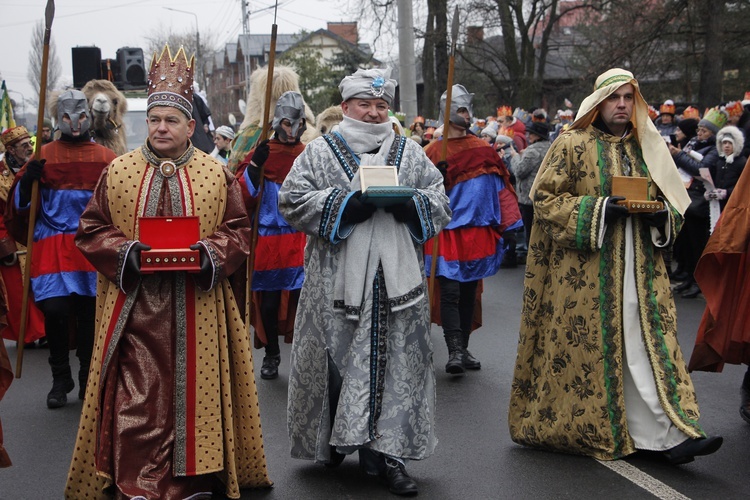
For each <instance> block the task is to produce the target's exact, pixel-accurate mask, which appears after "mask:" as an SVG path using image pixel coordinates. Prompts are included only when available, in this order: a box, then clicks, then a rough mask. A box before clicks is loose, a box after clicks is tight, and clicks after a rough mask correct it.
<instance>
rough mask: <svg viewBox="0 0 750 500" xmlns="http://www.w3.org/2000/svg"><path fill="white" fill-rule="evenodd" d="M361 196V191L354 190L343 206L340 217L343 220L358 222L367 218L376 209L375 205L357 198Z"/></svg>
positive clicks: (352, 222) (350, 222) (351, 222)
mask: <svg viewBox="0 0 750 500" xmlns="http://www.w3.org/2000/svg"><path fill="white" fill-rule="evenodd" d="M361 196H362V191H356V192H355V193H354V194H353V195H352V196H351V197H349V200H348V201H347V202H346V205H345V206H344V212H343V213H342V215H341V218H342V219H343V221H344V222H347V223H349V224H359V223H360V222H364V221H366V220H367V219H369V218H370V217H371V216H372V214H374V213H375V210H377V209H378V207H376V206H375V205H372V204H370V203H363V202H362V201H361V200H360V199H359V198H360V197H361Z"/></svg>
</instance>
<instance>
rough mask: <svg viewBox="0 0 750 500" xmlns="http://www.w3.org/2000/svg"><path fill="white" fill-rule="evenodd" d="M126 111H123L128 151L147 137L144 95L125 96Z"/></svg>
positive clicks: (140, 144) (141, 143) (139, 144)
mask: <svg viewBox="0 0 750 500" xmlns="http://www.w3.org/2000/svg"><path fill="white" fill-rule="evenodd" d="M127 101H128V111H127V113H125V117H124V119H123V121H124V122H125V123H124V125H125V132H126V133H127V142H128V151H132V150H134V149H137V148H139V147H141V146H142V145H143V144H144V143H145V142H146V137H148V126H147V125H146V102H147V101H148V99H147V98H146V97H127Z"/></svg>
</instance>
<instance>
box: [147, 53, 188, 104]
mask: <svg viewBox="0 0 750 500" xmlns="http://www.w3.org/2000/svg"><path fill="white" fill-rule="evenodd" d="M194 70H195V57H191V58H190V61H188V58H187V55H186V54H185V50H184V49H183V48H182V47H180V50H178V51H177V54H175V56H174V57H172V53H171V52H170V51H169V45H165V46H164V49H163V50H162V51H161V55H160V56H158V57H157V55H156V54H154V57H153V58H151V69H150V70H149V72H148V101H147V107H146V109H147V110H149V109H151V108H152V107H154V106H171V107H173V108H177V109H179V110H180V111H182V112H183V113H185V114H186V115H187V117H188V118H190V116H191V114H192V112H193V74H194Z"/></svg>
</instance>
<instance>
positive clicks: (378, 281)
mask: <svg viewBox="0 0 750 500" xmlns="http://www.w3.org/2000/svg"><path fill="white" fill-rule="evenodd" d="M380 154H382V155H383V157H385V158H387V161H386V162H387V163H388V164H390V165H397V166H398V172H399V174H398V178H399V183H400V185H402V186H411V187H414V188H416V194H415V195H414V198H413V199H414V201H415V203H416V206H417V211H418V213H419V218H420V224H421V231H422V234H421V235H418V236H416V237H414V241H413V243H414V245H415V247H416V249H417V252H416V255H417V258H418V259H419V267H420V269H421V270H422V279H423V284H424V285H425V288H426V281H425V279H424V263H423V258H422V254H423V252H422V244H423V243H424V242H425V241H426V240H427V239H429V238H431V237H433V236H434V235H435V234H437V233H438V232H439V231H440V230H441V229H442V228H443V227H444V226H445V225H446V224H447V223H448V222H449V221H450V208H449V204H448V198H447V196H446V195H445V191H444V189H443V178H442V176H441V175H440V173H439V172H438V170H437V169H436V168H435V167H434V166H433V165H432V163H431V162H430V161H429V160H428V159H427V156H425V154H424V152H423V151H422V149H421V148H420V147H419V145H418V144H417V143H416V142H414V141H412V140H409V139H407V138H403V137H399V136H394V135H393V134H391V135H390V136H388V137H387V138H386V140H385V141H384V142H383V145H382V147H381V149H380ZM357 169H358V158H357V157H356V156H354V155H353V154H352V152H351V150H350V149H349V147H348V146H347V144H346V142H345V141H344V140H343V138H342V137H341V136H339V135H337V134H331V135H326V136H324V137H320V138H318V139H315V140H314V141H312V142H311V143H310V144H308V145H307V147H306V148H305V150H304V151H303V153H302V154H301V155H300V156H299V157H298V158H297V160H296V161H295V163H294V166H293V167H292V170H291V172H290V173H289V175H288V176H287V178H286V180H285V181H284V183H283V185H282V187H281V191H280V192H279V209H280V211H281V213H282V215H283V216H284V217H285V218H286V219H287V221H289V223H290V224H291V225H292V226H293V227H295V228H297V229H299V230H301V231H304V232H305V233H306V234H307V246H306V248H305V282H304V285H303V286H302V292H301V295H300V299H299V307H298V310H297V317H296V320H295V332H294V343H293V345H292V362H291V373H290V376H289V400H288V410H287V424H288V429H289V436H290V439H291V448H292V449H291V453H292V456H293V457H295V458H303V459H308V460H315V461H317V462H324V463H325V462H328V461H329V460H330V450H331V446H336V447H338V450H339V451H340V452H345V453H348V452H352V451H354V450H355V449H356V448H359V447H367V448H370V449H372V450H375V451H378V452H382V453H385V454H388V455H391V456H396V457H402V458H408V459H423V458H426V457H428V456H429V455H431V454H432V452H433V451H434V449H435V445H436V444H437V438H436V436H435V375H434V370H433V362H432V341H431V339H430V312H429V304H428V299H427V294H426V293H425V294H424V298H423V299H422V300H420V301H419V302H417V304H416V305H414V306H412V307H408V308H406V309H404V310H401V311H398V312H393V311H392V310H391V309H390V307H389V297H388V295H387V291H386V290H385V286H384V282H383V273H382V272H378V273H376V276H375V279H374V281H373V282H372V283H370V284H369V285H368V284H366V286H365V291H364V300H363V304H362V308H361V312H360V315H359V319H358V320H348V319H346V318H345V312H344V310H343V309H340V308H339V307H336V308H335V307H334V284H335V283H334V278H335V276H336V274H337V268H338V266H339V264H340V257H341V254H342V251H343V249H344V248H345V246H346V245H347V239H345V237H343V238H342V236H341V235H342V234H346V232H347V230H348V229H347V228H344V227H340V226H341V220H340V219H341V213H342V209H343V207H344V204H345V201H346V199H347V195H348V194H349V192H350V181H351V179H352V178H353V177H354V175H355V173H356V171H357ZM339 229H341V233H339ZM354 231H356V226H355V228H354ZM416 232H417V233H418V232H419V231H416ZM412 234H414V231H412ZM391 299H392V298H391ZM338 305H339V306H340V304H338ZM329 363H332V365H331V366H329ZM329 373H333V374H334V375H333V377H330V376H329ZM337 374H339V375H340V376H341V379H342V380H341V381H342V383H341V392H340V397H339V398H338V403H337V405H336V407H335V408H331V405H330V401H331V400H333V401H335V400H336V398H335V397H333V398H331V392H335V385H336V384H332V383H331V381H332V380H335V379H336V375H337Z"/></svg>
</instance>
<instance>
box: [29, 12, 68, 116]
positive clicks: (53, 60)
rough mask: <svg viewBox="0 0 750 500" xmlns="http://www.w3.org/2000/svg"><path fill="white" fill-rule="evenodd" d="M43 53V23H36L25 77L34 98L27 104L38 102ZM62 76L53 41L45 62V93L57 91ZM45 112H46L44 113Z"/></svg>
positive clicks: (32, 33) (50, 42)
mask: <svg viewBox="0 0 750 500" xmlns="http://www.w3.org/2000/svg"><path fill="white" fill-rule="evenodd" d="M43 52H44V21H41V20H40V21H38V22H37V23H36V24H35V25H34V29H33V31H32V32H31V50H30V51H29V67H28V69H27V71H26V77H27V78H28V80H29V83H30V84H31V86H32V88H33V89H34V93H35V96H34V97H31V98H29V102H32V103H38V102H39V88H40V87H41V85H42V54H43ZM61 76H62V64H60V58H59V57H58V56H57V48H56V47H55V41H54V40H53V39H52V38H50V41H49V60H48V62H47V91H50V90H54V89H57V85H58V83H59V82H60V77H61ZM45 112H46V111H45Z"/></svg>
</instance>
